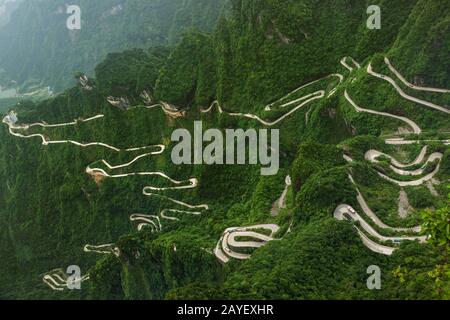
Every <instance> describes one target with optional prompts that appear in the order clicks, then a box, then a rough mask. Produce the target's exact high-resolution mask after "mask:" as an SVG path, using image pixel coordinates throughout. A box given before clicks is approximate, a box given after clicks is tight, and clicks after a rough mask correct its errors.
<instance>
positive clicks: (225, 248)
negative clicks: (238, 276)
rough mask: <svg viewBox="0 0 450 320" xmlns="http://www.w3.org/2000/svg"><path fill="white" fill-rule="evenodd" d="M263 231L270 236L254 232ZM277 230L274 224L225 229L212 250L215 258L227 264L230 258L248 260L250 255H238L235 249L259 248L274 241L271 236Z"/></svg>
mask: <svg viewBox="0 0 450 320" xmlns="http://www.w3.org/2000/svg"><path fill="white" fill-rule="evenodd" d="M258 229H265V230H269V231H270V235H269V236H267V235H264V234H261V233H258V232H255V231H254V230H258ZM278 230H279V227H278V226H277V225H275V224H261V225H255V226H250V227H233V228H227V229H226V230H225V231H224V232H223V234H222V236H221V237H220V239H219V241H218V242H217V245H216V247H215V249H214V254H215V256H216V257H217V258H218V259H219V260H220V261H222V262H223V263H227V262H229V261H230V258H234V259H239V260H246V259H250V257H251V255H250V254H247V253H239V252H237V251H236V250H235V249H237V248H254V249H256V248H261V247H263V246H264V245H266V244H267V242H269V241H273V240H275V239H274V238H273V235H274V234H275V233H276V232H277V231H278ZM239 237H245V238H251V239H256V240H258V241H240V240H237V238H239Z"/></svg>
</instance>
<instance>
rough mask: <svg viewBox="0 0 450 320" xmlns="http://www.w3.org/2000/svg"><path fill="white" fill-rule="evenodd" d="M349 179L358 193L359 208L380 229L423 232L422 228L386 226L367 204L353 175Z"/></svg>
mask: <svg viewBox="0 0 450 320" xmlns="http://www.w3.org/2000/svg"><path fill="white" fill-rule="evenodd" d="M349 179H350V181H351V183H352V184H353V185H354V186H355V188H356V192H357V196H356V200H357V201H358V204H359V206H360V207H361V209H362V210H363V212H364V213H365V214H366V216H368V217H369V218H370V219H371V220H372V221H373V223H375V225H377V226H378V227H380V228H382V229H387V230H390V231H395V232H414V233H420V232H421V230H422V227H420V226H417V227H413V228H394V227H391V226H388V225H387V224H385V223H384V222H383V221H381V219H380V218H379V217H378V216H377V215H376V214H375V213H374V212H373V211H372V209H370V207H369V205H368V204H367V202H366V200H365V199H364V197H363V195H362V194H361V192H360V191H359V189H358V187H357V186H356V183H355V180H354V179H353V177H352V176H351V175H349Z"/></svg>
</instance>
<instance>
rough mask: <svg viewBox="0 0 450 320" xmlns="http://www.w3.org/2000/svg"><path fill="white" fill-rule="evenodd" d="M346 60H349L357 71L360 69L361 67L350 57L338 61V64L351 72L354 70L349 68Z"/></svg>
mask: <svg viewBox="0 0 450 320" xmlns="http://www.w3.org/2000/svg"><path fill="white" fill-rule="evenodd" d="M347 59H350V60H351V61H352V63H353V65H354V66H355V67H356V68H357V69H361V65H360V64H359V63H358V62H356V60H355V59H353V58H352V57H343V58H342V59H341V61H340V64H341V65H343V66H344V67H345V68H346V69H347V70H348V71H350V72H353V70H354V69H353V67H350V65H348V64H347Z"/></svg>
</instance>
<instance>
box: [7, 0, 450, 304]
mask: <svg viewBox="0 0 450 320" xmlns="http://www.w3.org/2000/svg"><path fill="white" fill-rule="evenodd" d="M163 2H164V5H165V6H167V7H165V8H166V9H165V10H167V11H166V12H167V15H168V16H170V17H171V18H170V19H161V20H158V19H156V20H157V21H160V22H158V23H163V22H164V23H168V24H169V25H168V26H164V27H161V26H153V24H150V25H151V26H152V27H148V28H144V27H139V28H138V27H136V28H138V29H139V32H137V33H134V31H133V30H132V29H130V30H129V29H127V27H123V24H120V23H125V21H128V20H127V19H130V17H129V16H128V14H129V15H131V14H132V11H129V10H131V8H132V7H133V6H137V7H138V6H139V5H142V6H143V5H144V4H143V3H141V2H140V1H127V2H126V3H127V5H126V7H127V8H128V9H127V10H125V9H124V12H126V13H127V14H124V16H119V15H118V16H116V17H115V18H114V19H120V21H121V22H118V24H107V26H108V28H111V29H105V30H110V31H107V32H106V31H103V32H102V33H98V36H99V37H100V36H102V35H103V36H104V35H105V34H108V35H111V37H113V38H112V39H115V38H114V35H117V36H118V35H119V32H116V31H115V30H116V29H115V28H116V27H117V28H125V30H127V32H128V30H129V32H130V34H133V35H135V36H136V37H130V36H127V37H126V38H127V39H129V40H130V42H129V43H128V45H127V46H129V45H135V46H136V47H139V48H136V49H129V50H126V51H123V52H120V53H110V54H108V55H106V54H105V53H106V51H111V50H112V49H114V50H116V49H117V50H119V49H121V46H118V45H117V42H116V40H114V41H112V43H111V46H102V43H104V42H102V41H103V40H102V39H94V38H91V39H89V41H87V40H86V39H84V40H83V41H82V40H81V39H82V37H83V36H82V33H80V34H78V35H75V36H74V39H76V40H74V41H78V40H79V41H80V42H77V43H79V44H80V48H85V49H83V52H84V51H86V52H87V53H86V54H87V55H88V56H89V55H90V54H93V53H92V52H95V53H96V57H101V56H103V55H104V56H105V59H103V61H102V62H100V63H98V64H97V65H96V67H95V74H94V75H93V76H92V77H90V78H89V83H88V85H86V86H84V87H83V86H80V85H78V86H75V87H72V88H70V89H67V90H65V91H64V92H63V93H62V94H60V95H58V96H57V97H55V98H53V99H49V100H47V101H44V102H40V103H32V102H27V103H22V104H20V105H16V106H15V107H14V108H11V110H12V109H14V111H16V112H17V117H18V121H17V122H15V121H14V120H15V119H14V116H15V115H14V114H13V113H10V114H9V115H8V117H7V118H5V120H4V123H3V126H2V128H1V129H0V178H1V179H0V180H1V181H3V182H2V183H1V184H0V204H1V205H0V257H1V259H0V270H2V272H1V273H0V297H1V298H10V299H11V298H39V299H449V298H450V266H449V259H448V257H449V253H450V234H449V230H448V219H449V215H450V209H449V197H448V196H447V194H448V193H449V190H448V187H447V185H448V184H449V179H450V148H449V144H450V141H449V140H448V139H449V138H450V137H449V132H450V68H449V65H448V63H449V61H448V52H449V50H448V49H449V48H450V38H449V37H448V35H447V33H448V32H447V31H448V26H449V21H450V3H449V2H448V1H446V0H432V1H430V0H398V1H388V0H377V1H359V0H321V1H316V0H298V1H290V0H230V5H231V8H230V11H229V13H228V14H227V15H221V16H220V18H218V19H216V18H217V16H216V18H214V16H215V15H218V13H219V12H221V10H219V7H221V6H219V5H218V4H215V5H212V4H210V3H212V2H209V1H208V5H205V3H203V2H202V1H195V0H192V1H183V4H184V5H187V6H188V5H191V6H192V10H193V12H200V11H202V12H201V14H200V13H199V15H200V17H202V19H200V20H198V21H197V19H194V20H196V21H197V22H196V24H195V25H197V26H199V27H201V29H203V31H202V30H191V31H189V32H187V33H185V34H184V35H183V36H181V37H180V39H179V40H180V41H179V42H176V40H175V39H177V37H178V36H179V34H180V30H185V27H186V26H191V25H192V20H190V18H188V17H196V15H195V14H194V13H192V15H191V14H188V15H187V17H186V16H183V15H181V14H176V12H177V10H175V9H173V8H172V7H170V5H171V4H172V2H176V1H161V2H159V1H151V3H159V4H160V5H162V3H163ZM214 2H215V1H214ZM43 3H45V1H43ZM92 3H95V4H96V5H97V6H99V7H101V6H102V1H98V2H97V1H96V2H92ZM110 3H111V1H108V6H106V5H105V7H101V8H102V9H101V10H103V9H105V10H106V8H109V7H110ZM128 3H130V4H129V5H128ZM131 3H132V4H131ZM146 3H147V2H146ZM148 3H150V1H148ZM215 3H216V2H215ZM372 4H376V5H379V6H380V8H381V10H382V17H383V18H382V29H381V30H368V29H367V28H366V20H367V17H368V15H367V12H366V10H367V7H368V6H369V5H372ZM124 6H125V5H124ZM128 6H129V7H128ZM200 7H201V8H203V9H202V10H200V11H196V10H197V9H199V8H200ZM196 8H197V9H196ZM207 10H210V11H211V13H208V12H210V11H207ZM138 11H140V12H142V11H143V9H142V7H139V10H138ZM152 12H153V11H152ZM155 12H156V11H155ZM169 12H170V13H169ZM187 12H189V11H187ZM138 16H139V19H143V20H142V21H139V19H138V18H136V17H135V16H134V18H133V19H134V21H136V22H137V23H136V26H139V25H146V24H145V22H146V21H152V22H151V23H154V22H155V19H150V18H149V17H147V16H146V17H144V16H143V15H138ZM86 19H88V18H87V17H86ZM105 19H106V18H105ZM111 19H112V18H111ZM147 19H148V20H147ZM216 20H217V21H218V23H217V26H215V27H213V26H212V24H213V21H216ZM185 21H190V22H188V23H184V22H185ZM96 23H99V24H102V25H103V22H101V21H96ZM172 23H173V24H172ZM197 23H199V24H197ZM206 26H210V27H209V28H206ZM103 27H105V26H104V25H103ZM105 28H106V27H105ZM130 28H131V26H130ZM153 28H154V29H153ZM155 30H156V31H155ZM161 30H163V31H161ZM205 30H209V32H206V31H205ZM55 32H64V33H67V30H60V31H55ZM82 32H83V31H82ZM105 32H106V33H105ZM141 32H142V33H141ZM161 34H164V35H165V36H167V37H169V40H168V41H166V40H164V41H159V40H157V41H156V40H155V41H153V40H152V39H154V37H155V36H160V35H161ZM138 35H139V36H138ZM77 37H80V38H77ZM171 37H173V38H171ZM49 39H50V38H49ZM149 39H150V40H149ZM170 39H173V42H172V40H170ZM0 41H1V39H0ZM49 41H50V40H49ZM85 41H87V42H85ZM91 41H94V42H96V45H92V43H91ZM175 42H176V45H175ZM20 43H22V44H24V43H28V45H30V44H29V42H26V41H25V42H24V41H21V42H20ZM50 43H51V44H53V42H52V41H50ZM113 43H115V44H113ZM150 43H152V44H159V45H158V46H156V45H154V46H151V47H150V48H142V47H146V46H147V45H149V44H150ZM168 43H171V44H172V45H168ZM81 44H82V45H81ZM101 48H102V49H101ZM33 50H34V49H33ZM91 50H94V51H91ZM31 51H32V50H30V52H31ZM17 52H22V51H20V50H18V51H17ZM33 52H34V51H33ZM1 54H2V53H0V55H1ZM42 54H43V53H42ZM78 56H79V58H80V59H82V57H83V55H80V54H78ZM352 57H353V58H352ZM18 58H20V59H23V61H24V65H25V64H26V63H31V64H33V65H34V63H35V61H36V60H35V59H39V55H38V56H37V57H34V59H31V60H29V59H27V58H26V57H25V56H21V55H20V54H18ZM41 59H42V60H41V61H45V62H42V63H36V68H37V67H38V66H39V67H41V66H44V65H45V63H47V61H48V62H50V61H53V62H54V61H57V60H51V59H49V60H47V59H45V58H43V57H41ZM88 60H89V61H91V62H94V61H95V59H93V60H90V59H88ZM74 61H76V60H74ZM81 61H82V60H80V61H79V62H76V63H75V62H74V64H73V65H72V67H75V69H76V68H78V67H79V66H80V65H81V63H82V62H81ZM83 61H86V60H83ZM47 67H48V66H47ZM47 67H45V68H46V69H45V70H50V69H48V68H47ZM92 67H93V65H92ZM68 68H69V67H64V68H63V67H61V68H57V70H58V72H60V76H58V77H57V78H58V79H62V77H63V75H64V74H67V73H69V74H70V72H72V70H68ZM11 70H12V69H11ZM23 70H26V71H27V72H28V70H35V71H36V72H37V69H34V68H33V67H24V69H23ZM54 70H56V69H54ZM38 73H39V72H38ZM23 74H25V73H23ZM53 75H54V74H52V73H51V72H49V74H48V78H47V79H56V78H52V77H53ZM5 116H6V113H5ZM74 119H77V120H74ZM199 120H202V121H203V127H204V130H206V129H207V128H218V129H220V130H222V131H223V130H224V129H230V128H234V129H237V128H242V129H244V130H245V129H249V128H255V129H262V128H265V129H279V130H280V148H279V149H280V150H279V151H280V170H279V171H278V173H277V174H276V175H273V176H262V175H261V174H260V166H259V165H250V164H245V165H206V164H198V165H175V164H174V163H173V161H172V160H171V151H172V149H173V147H174V145H175V143H174V142H172V141H171V134H172V133H173V131H174V130H175V129H177V128H184V129H187V130H188V131H189V132H191V133H192V132H193V130H194V121H199ZM54 124H60V125H59V126H53V125H54ZM255 239H256V240H255ZM255 242H256V244H255ZM69 265H78V266H80V267H81V270H82V274H83V275H85V276H86V277H88V278H86V279H83V280H86V281H83V282H82V284H81V290H67V283H63V284H62V285H58V284H55V282H54V281H56V282H58V281H59V280H58V279H57V277H55V276H54V274H55V273H57V272H58V271H55V269H59V268H61V269H63V270H65V268H66V267H67V266H69ZM369 266H378V267H379V268H380V270H381V272H382V279H381V281H382V284H381V290H369V289H368V287H367V283H366V280H367V278H368V276H369V275H368V273H367V269H368V267H369ZM49 279H53V280H49ZM55 279H56V280H55ZM43 280H44V281H43ZM46 281H47V282H46ZM49 281H50V282H49ZM52 281H53V282H52ZM49 283H50V284H49ZM52 289H53V290H52Z"/></svg>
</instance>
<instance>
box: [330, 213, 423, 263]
mask: <svg viewBox="0 0 450 320" xmlns="http://www.w3.org/2000/svg"><path fill="white" fill-rule="evenodd" d="M333 216H334V217H335V218H336V219H337V220H349V219H350V220H351V221H353V222H358V223H359V224H360V226H361V228H362V229H363V230H364V231H365V232H367V233H368V234H369V235H371V236H372V237H375V238H377V239H378V240H379V241H391V242H393V243H398V242H401V241H419V242H421V243H424V242H426V240H427V237H426V236H417V237H410V236H398V237H386V236H382V235H381V234H379V233H378V232H377V231H376V230H375V229H374V228H373V227H372V226H371V225H370V224H368V223H367V222H366V221H365V220H364V219H363V218H362V217H361V216H360V215H359V214H358V213H357V212H356V211H355V209H353V208H352V207H351V206H349V205H347V204H341V205H339V206H338V207H337V208H336V209H335V211H334V213H333ZM356 228H357V229H358V227H356ZM358 231H359V232H358V233H361V231H360V230H359V229H358ZM366 240H367V239H366ZM372 242H373V241H372ZM374 244H375V247H376V250H377V251H376V252H381V253H383V254H390V253H388V252H386V251H385V248H386V246H383V245H379V244H376V243H375V242H373V243H372V244H370V247H369V249H371V250H372V249H373V245H374ZM383 247H384V248H383ZM374 251H375V250H374ZM391 253H392V252H391Z"/></svg>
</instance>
